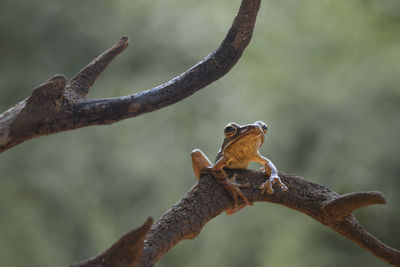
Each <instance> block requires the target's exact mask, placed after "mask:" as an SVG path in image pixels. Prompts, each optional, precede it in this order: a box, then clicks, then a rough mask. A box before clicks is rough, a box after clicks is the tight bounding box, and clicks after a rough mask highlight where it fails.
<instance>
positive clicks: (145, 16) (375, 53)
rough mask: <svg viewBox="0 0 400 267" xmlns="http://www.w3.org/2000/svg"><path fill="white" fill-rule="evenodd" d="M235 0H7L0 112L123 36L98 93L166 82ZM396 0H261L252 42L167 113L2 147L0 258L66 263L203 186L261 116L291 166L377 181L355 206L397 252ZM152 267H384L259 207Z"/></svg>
mask: <svg viewBox="0 0 400 267" xmlns="http://www.w3.org/2000/svg"><path fill="white" fill-rule="evenodd" d="M238 5H239V0H236V1H229V0H221V1H212V0H204V1H178V0H165V1H160V0H158V1H156V0H136V1H127V0H115V1H105V0H97V1H93V0H88V1H77V0H71V1H64V2H63V1H50V0H37V1H21V0H2V1H1V3H0V36H1V42H0V72H1V73H2V74H1V76H0V87H1V90H0V109H1V111H4V110H6V109H8V108H9V107H11V106H13V105H14V104H15V103H17V102H19V101H21V100H22V99H24V98H25V97H27V96H28V95H29V94H30V93H31V91H32V89H33V88H34V87H35V86H36V85H38V84H40V83H42V82H43V81H45V80H47V79H48V78H50V77H51V76H53V75H54V74H56V73H62V74H65V75H66V76H67V77H72V76H73V75H74V74H75V73H76V72H77V71H79V70H80V69H81V68H82V67H83V66H84V65H86V64H87V63H88V62H90V60H91V59H93V58H94V57H95V56H97V55H98V54H99V53H101V52H102V51H103V50H105V49H107V48H108V47H109V46H111V45H112V44H113V43H114V42H116V41H117V40H118V39H119V38H120V37H121V36H123V35H129V36H131V37H132V40H131V43H130V46H129V48H128V49H127V50H126V51H125V52H124V53H123V54H122V55H120V56H119V57H118V58H117V59H116V60H115V61H114V62H113V63H112V64H111V65H110V66H109V68H108V69H107V70H106V72H105V73H104V75H102V76H101V78H100V79H99V80H98V81H97V83H96V84H95V86H94V87H93V89H92V91H91V92H90V94H89V97H91V98H100V97H112V96H120V95H127V94H131V93H134V92H137V91H141V90H144V89H148V88H152V87H154V86H156V85H158V84H161V83H163V82H166V81H168V80H169V79H171V78H172V77H174V76H175V75H178V74H180V73H181V72H183V71H184V70H185V69H187V68H188V67H190V66H191V65H193V64H195V63H196V62H197V61H198V60H199V59H201V58H202V57H204V56H205V55H206V54H208V53H209V52H210V51H212V50H213V49H214V48H215V47H216V46H217V45H218V44H219V42H220V41H221V40H222V39H223V37H224V35H225V33H226V31H227V29H228V27H229V26H230V23H231V21H232V19H233V17H234V14H235V12H236V10H237V8H238ZM399 71H400V2H399V1H396V0H304V1H296V0H275V1H272V0H264V1H263V3H262V8H261V10H260V14H259V17H258V21H257V26H256V30H255V33H254V37H253V40H252V42H251V44H250V46H249V47H248V48H247V50H246V51H245V53H244V55H243V57H242V59H241V60H240V61H239V63H238V64H237V66H235V68H234V69H233V70H232V71H231V72H230V73H228V74H227V75H226V76H225V77H224V78H223V79H221V80H220V81H218V82H216V83H214V84H212V85H211V86H209V87H208V88H206V89H204V90H202V91H200V92H199V93H197V94H195V95H193V96H191V97H190V98H188V99H186V100H184V101H182V102H180V103H178V104H176V105H174V106H172V107H168V108H165V109H163V110H162V111H158V112H154V113H151V114H147V115H143V116H140V117H138V118H134V119H130V120H125V121H122V122H120V123H117V124H114V125H110V126H98V127H88V128H84V129H79V130H76V131H70V132H66V133H60V134H56V135H51V136H47V137H41V138H38V139H34V140H31V141H28V142H25V143H23V144H21V145H18V146H17V147H14V148H13V149H11V150H9V151H7V152H5V153H3V154H1V155H0V170H1V179H0V266H66V265H68V264H69V263H72V262H76V261H79V260H82V259H86V258H88V257H89V256H92V255H95V254H97V253H99V252H100V251H103V250H104V249H105V248H107V247H108V246H109V245H110V244H111V243H112V242H113V241H115V240H116V239H117V237H119V236H120V235H121V234H122V233H124V232H126V231H128V230H130V229H132V228H134V227H138V226H139V225H141V224H142V223H143V222H144V221H145V220H146V218H147V217H148V216H152V217H153V218H155V219H157V218H158V217H159V216H161V215H162V213H163V212H165V211H166V210H167V209H168V208H169V207H170V206H171V205H173V204H174V203H175V202H177V201H178V200H179V198H180V197H182V196H184V195H185V192H186V191H187V190H189V189H190V187H191V186H193V185H194V184H195V179H194V175H193V173H192V169H191V160H190V156H189V154H190V151H191V150H192V149H194V148H200V149H202V150H203V151H204V152H205V153H206V154H207V155H208V156H209V157H210V158H213V157H214V155H215V154H216V152H217V151H218V149H219V146H220V144H221V142H222V138H223V134H222V129H223V126H224V125H225V124H226V123H227V122H229V121H236V122H238V123H242V124H245V123H250V122H254V121H256V120H264V121H265V122H267V123H268V124H269V128H270V132H269V134H268V137H267V139H266V143H265V145H264V147H263V148H262V150H261V152H262V154H264V155H266V156H268V157H269V158H271V159H272V160H273V162H274V163H275V164H276V165H277V166H278V168H279V169H280V170H281V171H284V172H287V173H294V174H297V175H301V176H304V177H306V178H307V179H309V180H311V181H314V182H317V183H322V184H325V185H327V186H329V187H330V188H332V189H333V190H335V191H337V192H339V193H347V192H350V191H359V190H379V191H381V192H382V193H383V194H384V195H385V196H386V197H387V200H388V204H387V205H385V206H374V207H368V208H364V209H362V210H359V211H357V212H356V215H357V217H358V219H359V220H360V221H361V223H362V224H363V225H365V226H366V228H367V229H368V230H369V231H370V232H371V233H373V234H374V235H376V236H377V237H378V238H380V239H381V240H382V241H384V242H385V243H387V244H389V245H391V246H394V247H397V248H400V235H399V231H398V226H399V225H400V213H399V212H398V210H399V207H400V197H399V196H397V189H398V188H400V179H399V174H400V162H399V160H400V145H399V137H400V124H399V122H400V120H399V118H400V75H399ZM157 266H386V264H384V263H383V262H381V261H380V260H378V259H377V258H376V257H374V256H373V255H371V254H370V253H368V252H367V251H365V250H363V249H361V248H359V247H358V246H356V245H355V244H353V243H351V242H350V241H348V240H346V239H345V238H343V237H341V236H339V235H338V234H336V233H334V232H333V231H331V230H329V229H328V228H326V227H324V226H322V225H320V224H318V223H316V222H315V221H313V220H311V219H310V218H308V217H307V216H305V215H303V214H300V213H298V212H296V211H292V210H288V209H287V208H283V207H280V206H276V205H273V204H265V203H256V205H255V207H251V208H246V209H244V210H243V211H240V212H239V213H237V214H234V215H233V216H227V215H225V214H222V215H220V216H218V217H217V218H215V219H214V220H212V221H210V222H209V223H208V224H207V225H206V226H205V227H204V229H203V231H202V232H201V234H200V235H199V237H198V238H196V239H195V240H193V241H183V242H182V243H180V244H179V245H178V246H177V247H175V248H174V249H172V250H171V251H170V252H169V253H168V254H167V255H166V256H165V257H164V258H163V259H162V260H161V261H160V262H159V263H158V265H157Z"/></svg>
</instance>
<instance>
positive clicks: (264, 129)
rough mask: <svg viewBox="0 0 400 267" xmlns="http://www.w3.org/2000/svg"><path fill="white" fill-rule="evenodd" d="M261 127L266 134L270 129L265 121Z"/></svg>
mask: <svg viewBox="0 0 400 267" xmlns="http://www.w3.org/2000/svg"><path fill="white" fill-rule="evenodd" d="M261 128H262V129H263V132H264V134H266V133H267V131H268V127H267V125H266V124H265V123H263V125H262V126H261Z"/></svg>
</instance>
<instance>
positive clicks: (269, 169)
mask: <svg viewBox="0 0 400 267" xmlns="http://www.w3.org/2000/svg"><path fill="white" fill-rule="evenodd" d="M253 160H254V161H255V162H258V163H260V164H262V165H264V166H265V169H264V170H265V172H266V173H267V175H268V177H269V178H268V180H267V181H265V182H264V183H263V184H261V185H260V187H259V188H260V189H261V194H264V193H265V191H267V193H268V194H273V193H274V189H273V185H274V184H275V183H276V184H278V185H279V187H280V188H281V190H282V191H287V190H288V188H287V186H286V185H285V184H284V183H283V182H282V181H281V178H279V176H278V170H277V169H276V167H275V165H274V164H273V163H272V162H271V161H270V160H269V159H267V158H266V157H264V156H262V155H261V154H260V153H258V154H257V157H256V158H255V159H253Z"/></svg>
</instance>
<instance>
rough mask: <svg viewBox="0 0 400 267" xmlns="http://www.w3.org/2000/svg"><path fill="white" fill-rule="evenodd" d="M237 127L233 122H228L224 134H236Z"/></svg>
mask: <svg viewBox="0 0 400 267" xmlns="http://www.w3.org/2000/svg"><path fill="white" fill-rule="evenodd" d="M236 130H237V127H235V125H232V124H228V125H227V126H226V127H225V129H224V134H225V135H226V136H228V137H230V136H233V135H235V133H236Z"/></svg>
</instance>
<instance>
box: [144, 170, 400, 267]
mask: <svg viewBox="0 0 400 267" xmlns="http://www.w3.org/2000/svg"><path fill="white" fill-rule="evenodd" d="M230 175H232V173H230ZM280 177H281V178H282V181H283V182H284V183H285V184H286V185H287V186H288V188H289V190H288V191H287V192H282V191H279V190H276V191H275V193H274V194H273V195H267V194H264V195H261V194H260V189H259V188H258V186H259V185H260V184H261V183H262V182H264V181H265V176H264V174H262V173H260V172H252V171H248V170H246V171H240V172H239V176H238V178H237V181H238V182H239V183H247V182H248V183H250V184H251V187H250V189H242V191H243V193H244V194H245V195H246V197H248V199H249V200H251V201H267V202H272V203H277V204H281V205H283V206H286V207H289V208H291V209H294V210H297V211H299V212H302V213H305V214H307V215H308V216H310V217H311V218H313V219H314V220H316V221H318V222H320V223H322V224H324V225H326V226H328V227H330V228H332V229H333V230H335V231H336V232H338V233H340V234H341V235H343V236H345V237H347V238H348V239H350V240H352V241H353V242H355V243H356V244H358V245H359V246H361V247H363V248H365V249H367V250H369V251H370V252H371V253H373V254H374V255H376V256H377V257H379V258H381V259H382V260H384V261H386V262H388V263H390V264H394V265H400V251H399V250H397V249H394V248H391V247H389V246H387V245H385V244H384V243H382V242H381V241H379V240H378V239H376V238H375V237H374V236H372V235H371V234H369V233H368V232H367V231H366V230H365V229H364V228H363V227H362V226H361V225H360V223H359V222H358V221H357V220H356V219H355V218H354V216H353V215H352V214H350V213H351V211H353V210H354V209H356V208H360V207H363V206H366V205H371V204H382V203H385V201H384V198H383V196H382V195H381V194H380V193H379V192H358V193H350V194H346V195H343V196H339V195H338V194H337V193H336V192H334V191H332V190H330V189H329V188H327V187H325V186H323V185H319V184H315V183H312V182H308V181H307V180H305V179H303V178H301V177H298V176H291V175H285V174H280ZM340 207H344V208H345V210H346V211H345V212H339V213H338V212H337V211H336V210H337V209H338V208H340ZM348 207H350V208H348ZM229 208H232V200H231V198H230V196H229V194H228V193H227V192H226V191H225V190H224V189H223V188H222V187H221V186H219V185H218V184H217V183H216V182H215V179H214V178H213V177H212V176H211V175H210V174H209V175H206V176H204V177H203V178H202V179H201V180H200V182H199V183H198V184H197V185H195V186H194V187H193V188H192V189H191V190H190V191H189V192H188V193H187V194H186V196H185V197H184V198H182V199H181V200H180V201H179V202H178V203H177V204H175V205H174V206H173V207H172V208H171V209H169V210H168V211H167V212H166V213H165V214H164V215H163V216H162V217H161V218H160V219H159V220H158V221H157V222H156V223H155V224H154V225H153V226H152V228H151V229H150V231H149V233H148V235H147V237H146V240H145V249H144V254H143V260H142V262H141V265H140V266H151V265H152V264H154V263H155V262H157V260H158V259H160V258H161V257H162V256H163V255H164V254H165V253H166V252H167V251H168V250H169V249H171V248H172V247H174V246H175V245H176V244H177V243H178V242H180V241H181V240H184V239H191V238H194V237H196V236H197V235H198V234H199V233H200V231H201V229H202V228H203V226H204V225H205V224H206V223H207V222H208V221H209V220H211V219H212V218H214V217H215V216H217V215H218V214H220V213H221V212H223V211H224V210H227V209H229ZM345 214H346V215H345Z"/></svg>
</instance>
